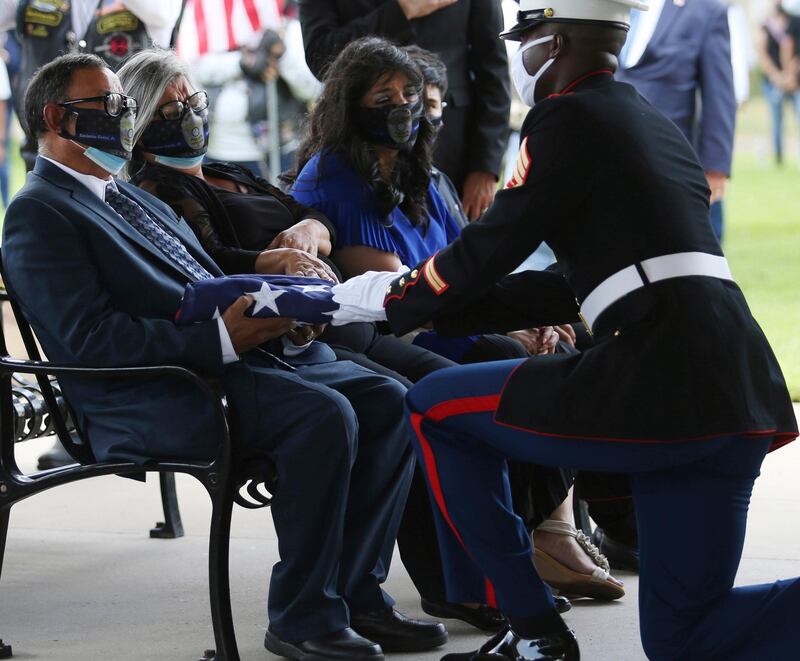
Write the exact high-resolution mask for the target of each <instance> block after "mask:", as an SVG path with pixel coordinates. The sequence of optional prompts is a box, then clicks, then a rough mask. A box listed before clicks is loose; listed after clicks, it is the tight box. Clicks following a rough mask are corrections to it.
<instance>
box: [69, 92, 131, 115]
mask: <svg viewBox="0 0 800 661" xmlns="http://www.w3.org/2000/svg"><path fill="white" fill-rule="evenodd" d="M90 101H102V102H103V108H104V109H105V111H106V115H108V116H109V117H119V116H120V115H121V114H122V113H124V112H126V111H129V110H132V111H134V112H136V108H137V103H136V99H134V98H133V97H132V96H125V95H124V94H120V93H119V92H108V93H106V94H104V95H103V96H89V97H86V98H85V99H70V100H69V101H64V103H59V104H58V105H60V106H61V107H63V108H66V107H68V106H73V105H75V104H76V103H89V102H90Z"/></svg>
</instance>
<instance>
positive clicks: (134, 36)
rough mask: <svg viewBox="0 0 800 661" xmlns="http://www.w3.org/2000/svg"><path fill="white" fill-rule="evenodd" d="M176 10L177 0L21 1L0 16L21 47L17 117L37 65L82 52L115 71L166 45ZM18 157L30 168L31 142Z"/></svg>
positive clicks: (178, 11) (33, 153) (179, 4)
mask: <svg viewBox="0 0 800 661" xmlns="http://www.w3.org/2000/svg"><path fill="white" fill-rule="evenodd" d="M181 7H182V2H181V0H157V1H153V0H126V1H125V2H120V1H119V0H100V1H98V0H72V2H64V1H63V0H21V2H20V3H19V6H18V8H17V10H16V16H15V17H9V16H6V15H3V16H2V17H0V18H2V19H4V20H0V23H2V22H4V21H7V20H9V19H11V20H15V22H16V28H17V33H18V34H19V38H20V43H21V45H22V63H21V69H20V73H19V76H18V78H17V81H16V84H15V87H14V90H13V91H14V95H13V98H14V101H15V103H16V111H17V116H18V117H20V118H22V117H24V113H22V112H21V104H22V102H23V97H24V94H25V89H26V88H27V86H28V83H29V82H30V80H31V78H32V77H33V74H34V72H35V71H36V70H37V69H38V68H39V67H40V66H42V65H43V64H45V63H47V62H50V61H51V60H53V59H55V58H56V57H57V56H59V55H63V54H64V53H72V52H87V53H94V54H95V55H98V56H99V57H101V58H102V59H103V60H105V61H106V62H107V63H108V65H109V66H110V67H111V68H112V69H117V68H118V67H119V65H120V63H121V62H122V60H123V59H125V58H126V57H127V56H128V55H130V54H131V53H135V52H136V51H139V50H141V49H143V48H147V47H149V46H150V45H151V44H156V45H158V46H169V45H171V44H172V42H173V33H174V30H175V25H176V23H177V22H178V19H179V17H180V14H181ZM3 9H4V8H3ZM5 13H6V12H5V11H4V14H5ZM22 124H23V128H25V126H24V121H23V122H22ZM21 152H22V157H23V159H24V160H25V165H26V167H27V169H30V168H31V167H33V163H34V161H35V159H36V146H35V141H32V140H31V139H30V137H27V138H26V140H25V142H24V144H23V145H22V147H21Z"/></svg>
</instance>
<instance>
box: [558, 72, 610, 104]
mask: <svg viewBox="0 0 800 661" xmlns="http://www.w3.org/2000/svg"><path fill="white" fill-rule="evenodd" d="M613 81H614V72H613V71H611V70H610V69H600V70H598V71H590V72H589V73H585V74H583V75H582V76H580V77H578V78H576V79H575V80H573V81H572V82H571V83H570V84H569V85H567V86H566V87H565V88H564V89H563V90H561V91H560V92H556V93H555V94H551V95H550V96H549V97H547V98H548V99H552V98H553V97H557V96H564V95H566V94H574V93H575V92H577V91H578V90H582V89H587V88H592V87H601V86H603V85H607V84H608V83H610V82H613Z"/></svg>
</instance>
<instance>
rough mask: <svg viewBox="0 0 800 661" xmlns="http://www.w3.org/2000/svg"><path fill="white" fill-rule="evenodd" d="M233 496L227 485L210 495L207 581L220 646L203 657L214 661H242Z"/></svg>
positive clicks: (215, 630)
mask: <svg viewBox="0 0 800 661" xmlns="http://www.w3.org/2000/svg"><path fill="white" fill-rule="evenodd" d="M233 495H234V494H233V493H232V492H231V491H230V488H228V487H222V488H220V489H219V490H218V491H217V492H216V493H212V495H211V502H212V506H213V510H212V512H211V534H210V536H209V544H208V546H209V548H208V584H209V591H210V594H211V622H212V624H213V626H214V640H215V644H216V646H217V649H216V651H212V650H208V651H207V652H206V655H205V656H204V658H205V659H209V658H210V659H213V660H214V661H240V659H239V649H238V647H237V645H236V632H235V630H234V628H233V614H232V613H231V586H230V573H229V571H228V570H229V556H230V534H231V515H232V510H233Z"/></svg>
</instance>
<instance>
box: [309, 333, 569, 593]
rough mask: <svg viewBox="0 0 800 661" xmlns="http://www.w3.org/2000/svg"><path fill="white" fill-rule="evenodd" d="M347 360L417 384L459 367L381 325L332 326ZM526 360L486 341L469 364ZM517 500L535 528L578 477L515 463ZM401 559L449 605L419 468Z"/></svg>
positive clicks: (400, 541)
mask: <svg viewBox="0 0 800 661" xmlns="http://www.w3.org/2000/svg"><path fill="white" fill-rule="evenodd" d="M322 339H323V341H325V342H327V343H328V344H329V345H330V346H331V348H333V350H334V351H335V352H336V355H337V356H338V357H339V358H340V359H343V360H352V361H353V362H356V363H358V364H360V365H363V366H364V367H367V368H369V369H372V370H374V371H376V372H378V373H381V374H386V375H387V376H392V377H394V378H396V379H398V380H399V381H401V382H403V383H407V384H409V386H410V385H411V384H412V383H416V382H417V381H419V380H421V379H422V378H423V377H425V376H427V375H428V374H432V373H433V372H435V371H438V370H442V369H445V368H448V367H453V366H455V363H454V362H452V361H451V360H449V359H447V358H444V357H443V356H440V355H439V354H436V353H434V352H432V351H429V350H427V349H423V348H422V347H418V346H415V345H413V344H409V343H408V342H404V341H403V340H400V339H399V338H396V337H394V336H393V335H381V334H380V333H378V330H377V328H376V326H375V324H347V325H345V326H338V327H336V326H329V327H328V328H327V330H326V331H325V334H324V335H323V336H322ZM509 355H511V356H519V355H525V351H524V349H523V348H522V345H521V344H520V343H519V342H517V341H516V340H513V339H511V338H509V337H505V336H498V335H488V336H482V337H481V338H480V339H479V341H478V343H477V344H476V345H475V346H474V347H473V348H472V349H471V350H470V352H469V355H468V356H465V360H466V361H469V362H478V361H489V360H498V359H502V358H505V357H508V356H509ZM511 469H512V472H513V483H512V487H513V496H514V505H515V507H516V508H517V511H518V512H519V513H520V514H522V515H523V516H524V517H525V520H526V523H527V525H528V526H529V527H530V528H533V527H535V526H536V525H538V524H539V523H541V521H543V520H544V519H546V518H547V517H548V516H549V515H550V513H551V512H552V511H553V510H554V509H555V508H556V507H557V506H558V505H559V504H560V503H561V502H562V501H563V500H564V498H565V497H566V495H567V492H568V490H569V488H570V486H571V484H572V478H573V476H572V474H571V473H569V472H568V471H562V470H561V469H558V468H550V467H547V466H535V465H532V464H528V463H522V462H514V463H513V464H512V466H511ZM397 546H398V549H399V551H400V558H401V559H402V561H403V565H404V566H405V568H406V570H407V571H408V574H409V576H410V577H411V580H412V582H413V583H414V586H415V587H416V588H417V591H418V592H419V593H420V595H421V596H422V597H424V598H425V599H428V600H429V601H435V602H443V601H446V600H447V597H446V594H445V582H444V575H443V573H442V566H441V561H440V553H439V545H438V542H437V537H436V525H435V523H434V519H433V512H432V508H431V500H430V497H429V495H428V490H427V488H426V487H425V477H424V475H423V473H422V469H421V468H420V467H419V465H418V466H417V468H416V470H415V472H414V478H413V481H412V485H411V490H410V491H409V494H408V500H407V502H406V509H405V513H404V514H403V520H402V522H401V524H400V530H399V532H398V534H397Z"/></svg>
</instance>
